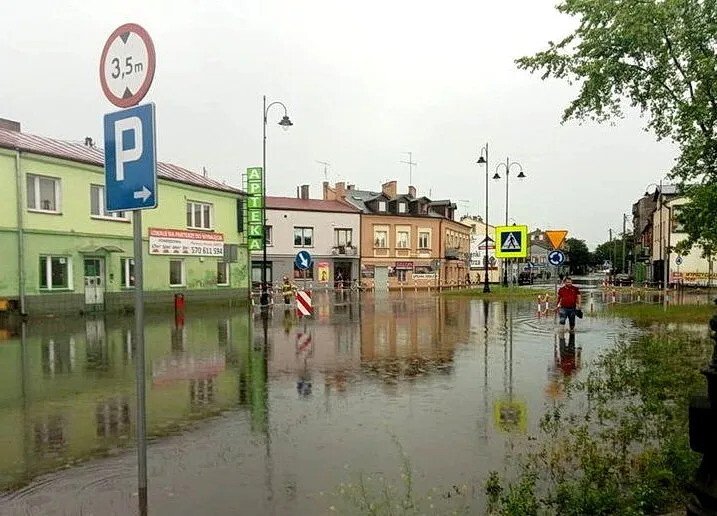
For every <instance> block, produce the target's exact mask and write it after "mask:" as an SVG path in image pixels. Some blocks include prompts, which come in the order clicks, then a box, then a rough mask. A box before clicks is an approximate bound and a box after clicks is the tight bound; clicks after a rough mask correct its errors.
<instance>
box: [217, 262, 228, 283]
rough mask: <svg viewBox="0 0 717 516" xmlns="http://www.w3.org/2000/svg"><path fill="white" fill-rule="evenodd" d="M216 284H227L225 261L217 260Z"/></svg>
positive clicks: (226, 264)
mask: <svg viewBox="0 0 717 516" xmlns="http://www.w3.org/2000/svg"><path fill="white" fill-rule="evenodd" d="M217 285H220V286H226V285H229V264H228V263H227V262H217Z"/></svg>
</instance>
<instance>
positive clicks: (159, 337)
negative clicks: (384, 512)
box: [0, 292, 638, 515]
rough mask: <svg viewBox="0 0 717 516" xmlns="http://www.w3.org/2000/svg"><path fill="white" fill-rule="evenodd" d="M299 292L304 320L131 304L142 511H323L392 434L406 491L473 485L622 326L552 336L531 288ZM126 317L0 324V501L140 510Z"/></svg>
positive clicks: (389, 456) (48, 509) (623, 331)
mask: <svg viewBox="0 0 717 516" xmlns="http://www.w3.org/2000/svg"><path fill="white" fill-rule="evenodd" d="M314 301H315V304H316V305H317V306H316V313H315V318H314V319H312V320H303V321H302V320H298V319H297V318H296V317H295V315H294V313H293V311H288V312H285V311H284V309H283V306H277V307H275V308H274V310H273V312H272V316H271V317H270V318H269V319H264V320H262V318H260V317H256V316H253V315H252V314H249V313H245V312H242V311H239V310H237V309H234V310H231V311H230V310H228V309H219V308H211V309H202V310H197V311H193V310H188V312H187V314H186V315H185V317H184V318H180V319H175V317H174V316H173V315H151V316H149V317H147V321H146V343H147V367H148V378H147V396H148V411H149V424H148V428H149V432H150V434H152V435H155V436H158V437H157V438H155V439H153V440H152V442H151V444H150V447H149V450H148V460H149V510H150V514H172V515H181V514H236V513H239V512H241V513H243V514H323V513H327V512H328V510H329V507H330V506H331V505H334V504H335V499H332V496H331V495H332V494H333V493H336V492H337V488H338V486H339V484H340V483H341V482H351V481H355V479H356V476H357V475H358V474H359V473H363V474H366V475H375V474H382V475H385V476H386V477H388V478H396V479H399V477H400V473H401V469H400V467H401V454H400V450H401V449H402V450H403V453H405V455H406V456H407V457H408V458H409V460H410V462H411V465H412V468H413V470H414V477H413V481H414V483H415V485H416V490H417V491H419V492H420V491H422V490H427V489H429V488H433V487H440V486H446V485H448V486H450V485H452V484H459V485H462V484H466V485H478V486H480V485H482V484H483V483H484V481H485V478H486V476H487V474H488V472H489V471H491V470H498V471H502V472H506V471H510V468H511V467H512V466H513V464H514V460H513V458H514V456H515V454H516V453H517V452H518V451H519V450H520V448H521V443H524V442H525V440H526V438H527V437H528V436H531V435H536V434H537V424H538V421H539V419H540V417H541V416H542V414H543V413H544V411H545V409H546V408H548V407H550V406H551V405H552V404H553V403H555V401H556V400H558V399H560V398H561V397H562V396H563V393H564V387H565V383H566V382H570V381H572V379H573V378H575V377H576V376H580V375H582V374H584V367H583V365H584V364H587V363H589V361H590V360H591V359H592V358H594V357H595V356H596V355H597V354H598V353H599V352H600V351H601V350H603V349H605V348H606V347H608V346H610V345H611V344H613V343H614V342H615V339H619V338H626V336H627V335H630V334H634V333H635V332H636V331H638V330H636V329H634V328H632V327H631V325H630V324H628V323H625V322H623V321H621V320H616V319H610V318H604V317H600V318H598V317H586V318H585V319H583V320H582V321H580V322H579V328H578V332H577V333H576V335H575V336H574V338H570V337H569V336H566V338H565V339H564V340H561V339H559V338H558V335H557V334H556V323H555V319H554V318H553V317H552V316H551V317H547V318H539V317H538V316H537V314H536V303H535V302H534V301H532V300H525V301H517V302H511V303H508V302H499V301H496V302H490V303H488V302H484V301H482V300H476V299H463V298H450V297H439V296H438V295H436V294H435V293H433V294H428V293H420V292H419V293H412V292H406V293H404V294H403V295H401V294H399V293H391V294H384V295H383V296H381V295H380V294H375V295H373V294H362V295H361V296H360V297H359V295H358V294H357V293H344V294H335V293H331V294H329V293H326V294H317V295H316V296H315V300H314ZM131 328H132V319H131V318H129V317H127V318H122V317H109V316H108V317H104V318H86V319H81V318H78V319H74V320H70V319H62V320H41V321H32V322H31V323H30V324H29V325H28V326H27V327H12V328H8V329H7V330H3V333H0V339H2V340H0V371H3V374H2V375H1V376H0V493H2V494H0V513H2V514H134V513H136V512H137V497H136V462H135V454H134V451H133V450H132V449H131V443H132V441H133V439H134V436H133V431H134V426H133V425H134V355H133V346H132V338H131ZM88 459H89V460H88ZM399 481H400V480H399ZM479 494H480V493H475V499H476V500H474V503H475V504H476V505H475V507H479V504H480V501H478V500H477V498H478V495H479ZM471 497H472V495H471Z"/></svg>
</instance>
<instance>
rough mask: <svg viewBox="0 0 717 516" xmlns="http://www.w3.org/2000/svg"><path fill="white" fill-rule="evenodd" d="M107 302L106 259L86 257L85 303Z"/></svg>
mask: <svg viewBox="0 0 717 516" xmlns="http://www.w3.org/2000/svg"><path fill="white" fill-rule="evenodd" d="M104 302H105V261H104V259H103V258H85V304H86V305H102V304H104Z"/></svg>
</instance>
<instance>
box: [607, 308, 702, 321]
mask: <svg viewBox="0 0 717 516" xmlns="http://www.w3.org/2000/svg"><path fill="white" fill-rule="evenodd" d="M604 313H606V314H610V315H614V316H617V317H624V318H627V319H632V320H633V321H635V322H636V323H637V324H649V323H677V322H681V323H698V324H707V321H709V320H710V318H711V317H712V316H713V315H714V314H715V306H714V305H712V304H701V305H670V306H667V308H665V307H664V306H663V305H662V304H649V305H648V304H624V305H623V304H612V305H608V307H607V308H606V311H605V312H604Z"/></svg>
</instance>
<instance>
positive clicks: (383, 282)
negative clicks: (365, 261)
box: [373, 267, 388, 292]
mask: <svg viewBox="0 0 717 516" xmlns="http://www.w3.org/2000/svg"><path fill="white" fill-rule="evenodd" d="M374 271H375V272H374V277H373V284H374V289H375V290H376V292H388V267H376V268H375V269H374Z"/></svg>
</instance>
